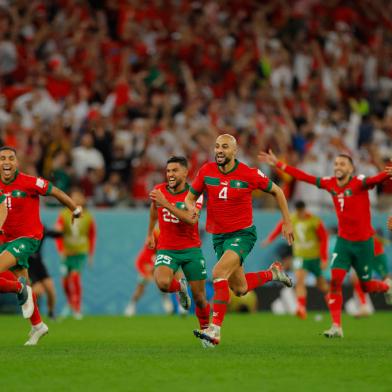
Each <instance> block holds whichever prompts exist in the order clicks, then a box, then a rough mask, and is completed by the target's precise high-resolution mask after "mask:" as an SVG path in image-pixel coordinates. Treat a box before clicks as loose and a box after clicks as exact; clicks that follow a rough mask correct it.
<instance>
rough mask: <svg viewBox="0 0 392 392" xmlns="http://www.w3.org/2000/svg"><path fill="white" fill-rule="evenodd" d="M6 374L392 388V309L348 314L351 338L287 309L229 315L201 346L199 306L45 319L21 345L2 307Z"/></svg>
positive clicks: (13, 386) (82, 385) (29, 384)
mask: <svg viewBox="0 0 392 392" xmlns="http://www.w3.org/2000/svg"><path fill="white" fill-rule="evenodd" d="M0 322H1V326H2V337H1V343H0V346H1V348H0V353H1V354H0V374H1V378H0V383H1V391H4V392H13V391H17V392H28V391H40V392H41V391H42V392H43V391H50V392H53V391H67V392H75V391H83V392H90V391H108V392H111V391H115V392H118V391H142V392H148V391H154V392H155V391H170V392H175V391H184V392H193V391H195V392H210V391H224V392H229V391H235V392H245V391H246V392H247V391H252V392H253V391H291V390H292V391H328V392H331V391H334V392H337V391H343V390H344V391H356V392H357V391H366V392H368V391H369V390H370V391H372V392H375V391H391V390H392V372H391V367H392V312H391V313H378V314H376V315H374V316H372V317H370V318H368V319H361V320H355V319H352V318H349V317H345V318H344V332H345V335H346V336H345V338H344V339H342V340H337V339H332V340H328V339H326V338H324V337H322V336H320V335H319V333H320V332H321V331H322V330H323V329H325V328H326V327H328V326H329V317H328V316H327V315H326V314H324V315H323V320H322V321H321V322H316V321H315V318H314V314H310V317H309V318H308V320H306V321H302V320H298V319H296V318H294V317H289V316H273V315H271V314H266V313H259V314H254V315H228V316H227V318H226V320H225V325H224V329H223V334H222V342H221V345H220V346H218V347H216V348H214V349H209V350H206V349H203V348H202V347H201V345H200V342H199V341H198V340H197V339H196V338H194V337H193V335H192V329H193V328H194V327H195V326H196V320H195V319H194V317H193V316H189V317H187V318H179V317H177V316H167V317H165V316H136V317H134V318H131V319H125V318H122V317H86V318H85V319H84V320H82V321H75V320H71V319H70V320H64V321H62V322H52V323H48V325H49V327H50V332H49V335H48V336H46V337H44V338H43V339H42V341H41V342H40V344H39V346H36V347H24V346H23V343H24V341H25V340H26V335H27V332H28V329H29V327H28V324H27V323H26V321H24V320H23V319H22V318H21V317H16V316H1V317H0Z"/></svg>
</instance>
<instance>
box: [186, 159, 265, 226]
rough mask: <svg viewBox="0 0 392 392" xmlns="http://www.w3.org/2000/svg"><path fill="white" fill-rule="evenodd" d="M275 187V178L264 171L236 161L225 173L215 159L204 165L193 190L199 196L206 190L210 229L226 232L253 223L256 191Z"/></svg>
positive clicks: (192, 187)
mask: <svg viewBox="0 0 392 392" xmlns="http://www.w3.org/2000/svg"><path fill="white" fill-rule="evenodd" d="M271 188H272V181H271V180H270V179H269V178H268V177H267V176H266V175H264V174H263V173H262V172H261V171H260V170H258V169H255V168H250V167H249V166H247V165H245V164H243V163H241V162H238V161H237V160H236V163H235V166H234V168H233V170H231V171H230V172H228V173H222V172H221V171H220V169H219V166H218V165H217V164H216V163H215V162H210V163H206V164H205V165H203V166H202V167H201V169H200V170H199V173H198V174H197V176H196V178H195V180H194V182H193V184H192V186H191V189H190V191H191V192H192V193H193V194H195V195H200V194H202V193H203V192H206V198H207V225H206V230H207V231H208V232H209V233H213V234H222V233H231V232H233V231H237V230H241V229H245V228H247V227H249V226H252V224H253V209H252V191H253V190H255V189H260V190H262V191H265V192H269V191H270V190H271Z"/></svg>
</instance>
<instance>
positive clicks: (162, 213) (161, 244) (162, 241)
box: [155, 183, 203, 250]
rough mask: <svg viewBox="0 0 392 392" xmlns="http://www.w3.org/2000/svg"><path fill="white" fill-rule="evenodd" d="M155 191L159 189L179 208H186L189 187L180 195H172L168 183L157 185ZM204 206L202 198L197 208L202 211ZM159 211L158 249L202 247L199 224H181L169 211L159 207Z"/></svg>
mask: <svg viewBox="0 0 392 392" xmlns="http://www.w3.org/2000/svg"><path fill="white" fill-rule="evenodd" d="M155 189H159V190H160V191H161V192H162V193H163V194H164V195H165V197H166V199H167V200H168V201H169V202H170V203H171V204H173V205H175V206H176V207H177V208H180V209H184V208H185V203H184V200H185V197H186V195H187V193H188V190H189V187H188V186H187V187H186V188H185V189H184V190H183V191H182V192H178V193H172V192H171V191H170V189H169V188H168V186H167V184H166V183H164V184H159V185H157V186H156V187H155ZM202 205H203V197H200V198H199V199H198V200H197V204H196V206H197V208H198V209H201V208H202ZM157 210H158V222H159V230H160V233H159V238H158V246H157V249H167V250H181V249H188V248H198V247H200V246H201V241H200V236H199V226H198V224H195V225H190V224H188V223H185V222H181V221H180V220H179V219H178V218H177V217H175V216H174V215H173V214H172V213H171V212H170V211H169V210H167V209H166V208H163V207H161V206H159V205H158V206H157Z"/></svg>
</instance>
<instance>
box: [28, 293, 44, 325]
mask: <svg viewBox="0 0 392 392" xmlns="http://www.w3.org/2000/svg"><path fill="white" fill-rule="evenodd" d="M33 301H34V312H33V314H32V315H31V317H30V323H31V325H32V326H34V325H37V324H39V323H41V322H42V319H41V315H40V313H39V308H38V304H37V296H36V295H35V294H34V293H33Z"/></svg>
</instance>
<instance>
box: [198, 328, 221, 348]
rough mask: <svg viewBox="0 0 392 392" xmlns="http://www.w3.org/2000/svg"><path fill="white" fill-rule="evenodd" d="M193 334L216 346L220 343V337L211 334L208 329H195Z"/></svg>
mask: <svg viewBox="0 0 392 392" xmlns="http://www.w3.org/2000/svg"><path fill="white" fill-rule="evenodd" d="M193 334H194V335H195V336H196V337H197V338H198V339H201V340H202V341H203V340H204V341H206V342H208V343H210V344H213V345H214V346H217V345H218V344H219V343H220V338H217V337H215V336H211V335H210V334H209V333H208V332H207V331H206V330H203V329H194V330H193ZM206 347H207V345H206Z"/></svg>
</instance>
